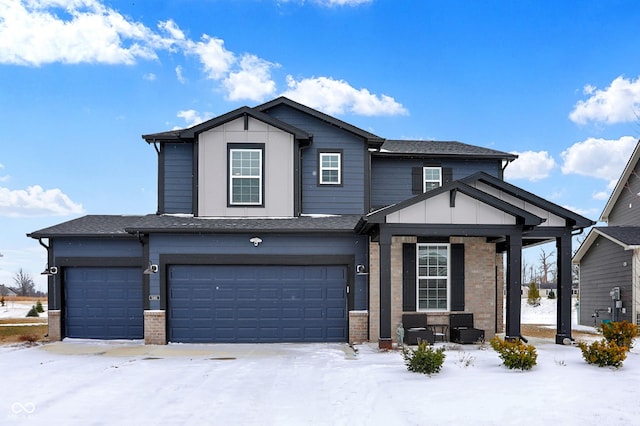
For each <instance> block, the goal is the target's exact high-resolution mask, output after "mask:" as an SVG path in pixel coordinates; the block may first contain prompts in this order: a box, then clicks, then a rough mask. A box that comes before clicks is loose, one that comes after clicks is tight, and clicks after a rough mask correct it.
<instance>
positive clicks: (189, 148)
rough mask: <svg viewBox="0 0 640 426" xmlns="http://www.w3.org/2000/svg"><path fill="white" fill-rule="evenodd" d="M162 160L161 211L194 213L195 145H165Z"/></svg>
mask: <svg viewBox="0 0 640 426" xmlns="http://www.w3.org/2000/svg"><path fill="white" fill-rule="evenodd" d="M161 158H163V161H162V162H161V164H160V168H161V170H160V174H161V186H160V188H159V204H160V206H159V211H160V212H161V213H193V176H194V171H193V145H192V144H190V143H164V144H163V145H162V157H161Z"/></svg>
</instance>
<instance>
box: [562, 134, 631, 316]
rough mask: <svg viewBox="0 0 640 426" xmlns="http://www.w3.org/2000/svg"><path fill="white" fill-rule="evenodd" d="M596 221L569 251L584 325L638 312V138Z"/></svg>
mask: <svg viewBox="0 0 640 426" xmlns="http://www.w3.org/2000/svg"><path fill="white" fill-rule="evenodd" d="M599 220H600V221H601V222H605V223H606V224H607V226H597V227H593V228H591V230H590V231H589V234H588V235H587V238H586V239H585V240H584V241H583V243H582V244H581V245H580V248H579V249H578V251H577V252H576V254H575V256H574V259H573V261H574V263H576V264H578V265H580V305H579V306H580V310H579V312H580V314H579V317H578V322H579V323H580V324H583V325H599V324H600V323H601V322H602V320H613V321H623V320H626V321H629V322H633V323H635V324H638V318H639V317H640V299H639V297H640V142H639V143H638V144H637V145H636V148H635V150H634V151H633V153H632V154H631V158H630V159H629V161H628V162H627V165H626V166H625V168H624V170H623V172H622V175H621V176H620V179H619V180H618V182H617V184H616V186H615V188H614V190H613V192H612V193H611V196H610V197H609V200H608V201H607V204H606V205H605V206H604V209H603V211H602V214H601V215H600V218H599Z"/></svg>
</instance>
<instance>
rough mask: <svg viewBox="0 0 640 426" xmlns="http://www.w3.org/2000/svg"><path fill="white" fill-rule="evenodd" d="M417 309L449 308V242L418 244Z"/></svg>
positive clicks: (444, 309)
mask: <svg viewBox="0 0 640 426" xmlns="http://www.w3.org/2000/svg"><path fill="white" fill-rule="evenodd" d="M417 254H418V262H417V264H418V285H417V286H416V287H417V290H418V294H417V301H418V306H417V307H418V310H419V311H421V310H426V311H447V310H449V299H450V296H449V291H450V290H449V288H450V286H449V257H450V254H449V244H418V250H417Z"/></svg>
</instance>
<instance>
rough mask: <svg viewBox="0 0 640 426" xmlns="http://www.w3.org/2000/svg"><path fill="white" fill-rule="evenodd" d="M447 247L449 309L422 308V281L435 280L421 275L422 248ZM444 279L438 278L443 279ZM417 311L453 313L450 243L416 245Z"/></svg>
mask: <svg viewBox="0 0 640 426" xmlns="http://www.w3.org/2000/svg"><path fill="white" fill-rule="evenodd" d="M424 246H442V247H444V246H446V247H447V277H446V278H447V307H446V309H428V308H422V309H421V308H420V280H421V279H435V277H428V276H421V275H420V247H424ZM442 278H443V277H438V279H442ZM416 311H420V312H450V311H451V244H449V243H418V244H416Z"/></svg>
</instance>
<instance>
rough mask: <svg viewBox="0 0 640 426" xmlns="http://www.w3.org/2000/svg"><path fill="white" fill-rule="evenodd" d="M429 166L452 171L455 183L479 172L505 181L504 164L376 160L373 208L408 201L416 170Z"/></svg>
mask: <svg viewBox="0 0 640 426" xmlns="http://www.w3.org/2000/svg"><path fill="white" fill-rule="evenodd" d="M425 165H437V166H439V167H442V168H450V169H451V170H452V172H453V176H452V178H453V180H459V179H462V178H465V177H467V176H469V175H472V174H473V173H476V172H477V171H479V170H482V171H484V172H485V173H488V174H490V175H492V176H495V177H498V178H501V176H502V175H501V173H502V171H501V168H500V165H501V164H500V161H496V160H491V161H486V160H459V161H456V160H450V159H446V160H441V159H432V160H429V159H408V158H385V157H375V156H374V157H373V159H372V160H371V206H372V208H373V209H378V208H381V207H385V206H388V205H391V204H396V203H399V202H401V201H404V200H407V199H409V198H411V197H413V196H415V195H416V194H414V193H413V192H412V175H411V173H412V169H413V168H414V167H423V166H425Z"/></svg>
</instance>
